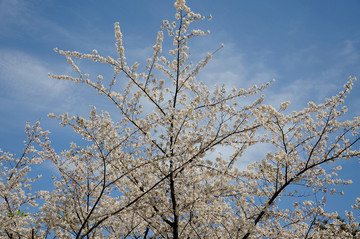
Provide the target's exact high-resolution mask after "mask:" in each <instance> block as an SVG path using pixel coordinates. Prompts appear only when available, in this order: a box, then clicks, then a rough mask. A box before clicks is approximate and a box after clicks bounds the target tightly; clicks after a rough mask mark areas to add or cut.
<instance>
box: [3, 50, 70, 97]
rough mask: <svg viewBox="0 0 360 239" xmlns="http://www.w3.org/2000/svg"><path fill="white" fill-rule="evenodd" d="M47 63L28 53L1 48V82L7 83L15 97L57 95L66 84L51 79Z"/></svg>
mask: <svg viewBox="0 0 360 239" xmlns="http://www.w3.org/2000/svg"><path fill="white" fill-rule="evenodd" d="M45 65H46V64H45V63H44V62H41V61H39V60H37V59H36V58H34V57H31V56H30V55H28V54H26V53H23V52H19V51H9V50H0V73H1V84H4V85H6V87H7V88H8V90H9V92H8V93H10V94H11V95H12V96H13V97H14V98H15V97H16V98H20V99H29V98H31V97H46V98H47V99H52V98H54V97H57V96H59V94H62V93H63V91H64V90H65V88H66V85H65V84H63V83H62V82H59V81H55V80H52V79H49V77H48V73H49V72H50V70H49V69H47V68H46V67H45Z"/></svg>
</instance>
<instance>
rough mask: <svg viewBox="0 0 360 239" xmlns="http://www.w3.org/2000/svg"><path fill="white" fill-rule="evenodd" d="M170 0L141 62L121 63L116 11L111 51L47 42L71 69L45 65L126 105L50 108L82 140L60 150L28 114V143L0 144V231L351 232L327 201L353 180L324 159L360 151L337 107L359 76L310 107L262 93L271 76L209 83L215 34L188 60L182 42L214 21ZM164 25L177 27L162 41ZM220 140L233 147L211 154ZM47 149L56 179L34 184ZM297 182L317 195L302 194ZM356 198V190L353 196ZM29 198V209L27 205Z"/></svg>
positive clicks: (28, 234) (352, 223)
mask: <svg viewBox="0 0 360 239" xmlns="http://www.w3.org/2000/svg"><path fill="white" fill-rule="evenodd" d="M174 5H175V8H176V14H175V21H173V22H169V21H167V20H164V21H163V23H162V26H161V30H160V31H159V32H158V34H157V39H156V43H155V45H154V46H153V56H152V57H151V58H150V59H148V60H147V61H146V67H145V68H144V71H143V72H141V71H140V70H139V67H140V64H139V63H137V62H135V63H134V64H133V65H131V66H129V65H128V61H127V58H126V56H125V48H124V46H123V41H122V33H121V31H120V26H119V23H115V39H116V42H115V46H116V50H117V55H118V56H117V57H115V58H113V57H111V56H107V57H104V56H102V55H100V54H99V53H98V51H97V50H93V51H92V53H88V54H83V53H79V52H76V51H63V50H58V49H57V48H55V49H54V50H55V51H56V52H58V53H59V54H61V55H64V56H65V57H66V59H67V61H68V62H69V64H70V65H71V66H72V67H73V68H74V70H75V72H76V74H77V75H76V76H67V75H50V76H51V77H52V78H54V79H58V80H68V81H74V82H76V83H81V84H86V85H88V86H89V87H91V88H93V89H94V90H95V91H96V92H97V93H98V94H100V95H102V96H104V97H106V98H107V99H108V100H109V101H110V102H111V103H112V104H114V105H115V107H116V110H117V112H116V113H117V117H118V115H119V114H120V115H121V118H120V119H119V120H116V121H114V120H113V119H112V117H111V115H110V113H108V112H103V111H98V110H97V109H96V108H95V107H92V109H91V111H90V115H89V117H88V118H84V117H80V116H70V115H69V114H68V113H64V114H61V115H55V114H52V113H50V114H49V117H50V118H56V119H57V120H59V121H60V124H61V125H62V126H68V127H71V128H72V129H73V131H74V132H76V133H77V134H79V135H81V137H82V138H83V139H84V140H85V141H86V142H87V143H82V144H77V143H74V142H72V143H71V144H70V149H69V150H66V151H64V152H62V153H61V154H58V153H56V152H55V151H54V150H53V149H52V147H51V146H50V141H49V139H48V133H49V132H48V131H43V130H42V129H41V128H40V126H39V124H38V123H36V124H35V125H34V126H33V127H30V126H26V132H27V134H28V141H27V142H26V144H25V146H26V147H25V150H24V153H23V155H22V156H21V157H20V158H15V157H14V156H13V155H11V154H9V153H4V152H1V156H0V160H1V168H0V172H1V177H0V178H1V181H0V198H1V201H0V207H1V214H0V234H1V237H4V238H14V237H19V238H37V237H40V238H43V237H46V236H55V237H57V238H212V237H216V238H291V237H294V235H298V237H300V238H321V237H323V236H329V235H331V236H333V237H341V238H346V237H348V238H353V237H354V236H358V233H357V228H358V226H359V225H358V223H357V222H356V220H355V219H354V216H353V213H352V212H347V220H346V222H344V221H343V220H339V218H338V215H337V214H336V213H331V212H326V211H324V205H325V203H326V197H325V195H326V194H330V195H331V194H334V193H335V189H333V187H332V186H331V185H339V184H349V183H351V181H343V180H341V179H339V178H338V177H337V174H336V171H338V170H340V169H341V167H340V166H337V167H333V168H331V167H328V166H327V167H324V165H325V164H329V163H332V162H334V161H337V160H340V159H352V158H356V157H358V156H359V154H360V150H359V149H358V148H359V147H358V145H359V143H358V141H359V126H360V117H355V118H353V119H352V120H347V121H342V120H341V119H342V118H343V117H342V116H343V115H344V114H345V113H346V111H347V108H346V107H345V106H343V103H344V99H345V98H346V96H347V95H348V94H349V93H350V91H351V88H352V86H353V82H354V80H355V78H350V79H349V81H348V82H347V83H346V84H345V86H344V90H343V91H341V92H339V94H338V95H336V96H334V97H332V98H330V99H326V100H325V102H324V103H322V104H315V103H313V102H309V104H308V107H307V108H305V109H303V110H301V111H299V112H290V113H286V112H287V111H286V108H287V107H288V105H289V102H284V103H282V104H281V105H280V106H279V107H278V109H276V108H275V107H273V106H270V105H266V104H264V103H263V99H264V96H263V95H259V93H260V92H262V91H263V90H265V89H266V88H267V87H269V86H270V83H271V82H269V83H266V84H264V85H261V86H257V85H254V86H252V87H251V88H249V89H236V88H232V89H231V90H229V89H228V87H225V86H216V87H214V88H213V89H211V88H208V87H207V86H206V84H205V83H203V82H201V81H198V80H197V75H198V73H199V71H200V70H202V69H203V68H204V67H205V66H206V64H207V63H208V62H209V61H210V60H211V58H212V57H213V56H214V54H215V53H216V52H217V51H218V50H219V49H220V48H222V47H223V45H221V47H220V48H219V49H218V50H216V51H214V52H213V53H208V54H207V56H205V58H204V59H203V60H201V61H200V62H199V63H197V64H195V65H193V64H192V63H191V62H190V61H189V57H190V54H189V47H188V42H189V41H190V40H191V38H194V37H198V36H204V35H207V34H209V32H208V31H203V30H198V29H195V30H194V29H191V28H190V25H191V23H193V22H195V21H201V20H206V19H211V17H204V16H202V15H200V14H198V13H194V12H192V11H191V9H190V8H189V7H188V6H187V5H186V4H185V0H182V1H180V0H177V1H176V2H175V4H174ZM165 33H166V34H167V35H168V36H169V37H170V38H172V41H173V48H172V49H168V51H167V53H163V39H164V34H165ZM74 58H77V59H88V60H92V61H94V62H100V63H103V64H107V65H109V66H110V67H111V68H112V69H113V78H112V79H106V77H103V76H102V75H99V76H97V77H96V79H94V78H92V77H91V76H90V75H89V74H87V73H83V71H82V70H80V68H79V67H78V66H77V65H76V64H75V62H74V60H73V59H74ZM35 143H37V144H38V145H39V147H40V149H38V150H37V149H36V148H35V147H34V146H33V145H34V144H35ZM259 143H267V144H270V145H272V146H273V148H274V150H273V151H271V152H268V154H267V155H266V157H265V158H264V159H254V163H252V164H250V165H249V166H248V168H247V170H244V171H241V170H239V169H238V168H237V162H238V161H240V160H241V159H242V155H243V154H244V152H246V150H247V149H248V147H250V146H253V145H256V144H259ZM221 146H226V147H227V148H231V149H232V152H233V154H232V155H231V156H230V157H223V156H221V154H220V155H219V156H218V157H216V159H214V158H213V157H211V155H213V154H211V152H214V151H217V150H218V149H219V147H221ZM47 159H51V161H52V162H53V165H54V167H55V168H56V169H57V170H58V172H59V175H58V176H54V189H53V190H52V191H50V192H48V191H36V192H35V193H32V191H33V190H31V185H32V183H33V182H34V181H35V180H36V179H37V178H29V177H28V174H29V172H30V170H31V167H32V165H34V164H40V163H42V162H43V161H44V160H47ZM330 165H331V164H330ZM295 186H299V187H300V188H302V189H301V190H295V188H296V187H295ZM304 193H307V194H311V195H317V194H319V195H322V196H323V197H322V198H321V199H319V198H317V200H316V201H311V199H312V198H314V197H305V199H304V197H299V196H304ZM283 197H293V202H292V205H290V206H287V207H284V206H282V205H280V204H279V203H280V200H281V199H282V198H283ZM308 199H310V200H308ZM39 205H40V206H39ZM359 205H360V199H359V200H357V201H356V204H355V205H354V206H353V208H354V210H357V209H358V208H359ZM26 207H35V208H37V210H36V212H34V213H32V212H30V211H31V210H30V211H29V209H27V208H26ZM324 220H327V223H323V222H324Z"/></svg>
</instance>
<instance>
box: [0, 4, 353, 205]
mask: <svg viewBox="0 0 360 239" xmlns="http://www.w3.org/2000/svg"><path fill="white" fill-rule="evenodd" d="M187 3H188V5H189V6H190V7H191V8H192V9H193V10H194V11H195V12H200V13H202V14H203V15H209V14H212V16H213V20H212V21H210V22H206V23H205V22H204V23H203V24H201V25H200V27H202V28H204V29H209V30H210V31H211V34H210V35H209V36H208V37H205V38H201V39H198V40H195V41H194V42H192V44H191V45H190V46H191V47H192V48H191V52H192V55H193V56H194V57H195V58H197V59H199V58H200V57H202V56H205V55H206V52H208V51H209V52H212V51H213V50H215V49H217V48H218V47H219V46H220V45H221V44H222V43H224V44H225V47H224V48H223V49H222V50H221V51H220V52H219V53H217V54H216V55H215V57H214V60H213V61H212V62H211V63H210V64H209V65H208V66H207V68H205V69H204V71H203V72H202V73H201V74H200V75H199V77H198V78H199V79H200V80H202V81H204V82H208V83H209V84H215V83H218V84H226V85H230V86H232V85H234V86H237V87H238V88H240V87H248V86H250V85H252V84H254V83H256V84H261V83H265V82H267V81H270V80H271V79H273V78H275V79H276V82H275V83H274V84H273V85H272V87H270V89H268V90H267V91H266V92H265V94H266V101H267V103H271V104H274V105H275V106H277V105H279V104H280V102H282V101H285V100H290V101H291V102H292V105H291V109H295V110H296V109H298V110H299V109H301V107H303V106H305V105H306V103H307V102H308V101H310V100H311V101H315V102H317V103H320V102H321V101H322V100H323V99H324V98H325V97H331V96H332V95H333V94H336V93H337V92H338V91H339V90H341V89H342V86H343V84H344V83H345V82H346V80H347V79H348V77H349V76H350V75H352V76H357V77H359V73H360V15H359V11H360V1H357V0H347V1H335V0H317V1H300V0H297V1H296V0H294V1H288V0H278V1H267V0H255V1H250V0H223V1H219V0H192V1H187ZM173 15H174V7H173V1H170V0H151V1H149V0H133V1H121V0H116V1H115V0H106V1H99V0H87V1H84V0H78V1H70V0H62V1H55V0H32V1H27V0H0V111H1V117H0V148H2V149H3V150H5V151H10V152H14V153H18V154H19V153H20V152H21V149H22V141H23V140H24V139H25V134H24V126H25V122H26V121H30V122H35V121H37V120H41V123H42V126H43V128H45V129H48V130H50V131H52V132H53V133H52V134H51V140H52V142H53V145H54V147H55V149H56V150H59V151H60V150H62V149H64V148H67V146H68V143H69V142H70V141H71V140H72V137H73V134H71V130H70V129H66V128H65V129H64V128H61V127H60V126H58V125H57V122H56V121H54V120H50V119H48V118H47V117H46V115H47V114H48V113H50V112H53V113H63V112H70V113H72V114H78V115H83V116H87V115H88V111H89V109H90V108H89V105H90V104H92V105H96V106H98V108H105V109H107V107H108V106H107V105H106V104H105V102H104V101H102V100H101V99H100V98H99V97H98V96H97V95H96V93H95V92H93V91H92V90H90V89H88V88H87V87H84V86H81V85H74V84H72V83H70V82H59V81H56V80H52V79H49V78H48V73H53V74H71V73H72V70H71V68H70V67H69V66H68V65H67V62H66V60H65V59H64V57H62V56H60V55H57V54H56V53H55V52H54V51H53V50H52V49H53V48H54V47H58V48H59V49H64V50H78V51H80V52H91V50H92V49H97V50H98V51H99V52H100V54H102V55H112V56H114V55H115V53H116V52H115V47H114V33H113V26H114V22H117V21H118V22H120V27H121V30H122V33H123V35H124V45H125V47H126V52H127V55H128V58H129V59H130V61H135V60H136V61H139V63H140V64H141V63H144V60H145V59H146V58H148V57H150V56H151V54H152V50H151V47H152V45H153V44H154V42H155V39H156V33H157V31H158V29H159V26H160V24H161V22H162V20H163V19H169V20H172V19H173ZM197 27H199V26H197ZM82 66H83V67H86V66H88V65H87V64H82V63H80V67H82ZM88 69H89V68H88ZM90 70H92V71H94V72H95V71H96V70H97V68H94V65H92V68H90ZM99 70H102V69H100V68H99ZM100 73H101V72H100ZM359 96H360V82H357V83H356V84H355V87H354V90H353V92H352V94H351V96H350V97H349V98H348V100H347V103H346V105H348V106H349V109H350V112H349V116H358V115H360V107H359V105H360V97H359ZM250 155H255V154H250ZM251 160H252V158H247V159H245V162H250V161H251ZM343 168H344V170H343V175H345V176H346V177H348V176H349V177H352V178H353V179H354V181H355V183H354V184H353V185H351V186H349V187H347V188H345V193H346V196H345V198H343V199H342V202H343V204H344V205H346V204H347V205H350V204H351V203H352V202H353V201H354V199H355V197H356V196H359V197H360V190H359V189H360V176H358V172H359V170H360V167H359V163H357V162H355V160H354V162H353V163H351V162H345V163H344V166H343ZM330 203H331V205H332V206H333V207H334V209H335V210H338V208H339V210H341V209H345V208H347V209H349V208H348V207H341V205H340V206H339V205H338V203H337V202H336V201H333V202H330Z"/></svg>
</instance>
